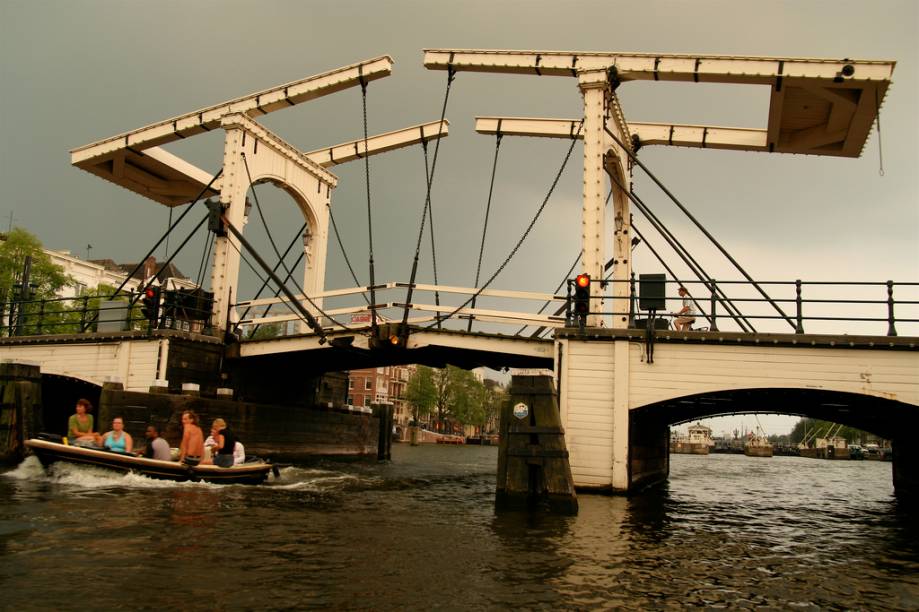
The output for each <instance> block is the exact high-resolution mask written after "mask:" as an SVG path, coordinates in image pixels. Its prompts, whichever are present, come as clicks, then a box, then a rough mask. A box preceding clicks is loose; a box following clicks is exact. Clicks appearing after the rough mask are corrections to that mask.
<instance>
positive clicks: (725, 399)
mask: <svg viewBox="0 0 919 612" xmlns="http://www.w3.org/2000/svg"><path fill="white" fill-rule="evenodd" d="M764 413H768V414H785V415H791V416H801V417H808V418H814V419H820V420H824V421H832V422H835V423H840V424H843V425H848V426H850V427H855V428H858V429H862V430H864V431H868V432H871V433H873V434H875V435H878V436H880V437H882V438H885V439H895V438H897V437H898V436H900V437H902V434H903V432H904V431H906V430H913V431H914V427H915V426H916V425H919V406H915V405H913V404H908V403H906V402H902V401H899V400H895V399H888V398H883V397H878V396H876V395H870V394H865V393H857V392H851V391H838V390H832V389H806V388H799V387H769V388H762V387H760V388H755V387H752V388H742V389H729V390H723V391H716V392H711V393H697V394H692V395H684V396H681V397H676V398H671V399H667V400H664V401H660V402H655V403H652V404H647V405H644V406H641V407H638V408H633V409H632V410H631V414H630V420H631V422H632V423H633V424H636V423H639V424H640V423H644V424H649V425H650V424H658V425H666V426H670V425H678V424H681V423H686V422H690V421H694V420H698V419H705V418H710V417H718V416H729V415H735V414H764Z"/></svg>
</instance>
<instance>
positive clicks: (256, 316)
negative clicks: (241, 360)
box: [235, 282, 566, 338]
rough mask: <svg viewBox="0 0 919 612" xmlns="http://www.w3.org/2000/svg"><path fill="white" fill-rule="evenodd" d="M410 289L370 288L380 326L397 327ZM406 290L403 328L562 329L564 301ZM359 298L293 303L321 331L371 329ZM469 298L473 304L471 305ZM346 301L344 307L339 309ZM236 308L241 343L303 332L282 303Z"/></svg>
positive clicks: (328, 295)
mask: <svg viewBox="0 0 919 612" xmlns="http://www.w3.org/2000/svg"><path fill="white" fill-rule="evenodd" d="M409 287H410V285H409V283H405V282H389V283H383V284H380V285H377V286H375V287H374V294H375V297H376V300H377V303H376V304H375V305H374V306H373V310H375V311H376V313H377V317H378V320H379V321H383V322H390V321H402V319H403V315H404V312H405V307H406V302H405V298H406V297H407V291H408V289H409ZM411 289H412V302H411V304H409V305H408V311H409V317H408V323H409V324H411V325H415V326H420V327H425V326H427V327H432V328H448V329H449V328H452V329H464V330H467V331H468V330H469V328H470V322H474V323H475V329H474V331H484V332H490V333H504V334H517V333H519V332H520V331H521V330H523V329H525V328H528V327H538V328H544V329H551V328H558V327H564V326H565V325H566V322H565V317H564V315H563V311H564V304H565V296H564V295H554V294H551V293H539V292H531V291H513V290H505V289H486V290H483V291H478V290H476V289H475V288H473V287H458V286H448V285H429V284H424V283H415V284H414V285H411ZM359 296H364V297H366V298H369V296H370V287H367V286H362V287H353V288H347V289H336V290H330V291H325V292H323V293H319V294H317V295H315V296H310V297H311V298H312V299H313V300H316V299H319V298H321V299H322V300H323V301H324V306H323V309H322V312H321V313H320V312H317V311H316V309H315V308H312V307H311V305H310V304H309V303H308V302H307V301H306V300H305V299H304V298H303V296H295V297H298V298H300V299H303V300H304V301H303V304H304V306H305V307H306V308H308V309H311V310H312V311H313V313H314V314H315V315H317V316H318V318H319V319H320V320H321V321H322V325H323V327H324V328H326V329H329V330H335V329H361V328H366V327H367V325H368V324H369V323H370V320H371V317H370V310H371V307H370V306H369V303H368V301H363V298H362V297H359ZM473 296H475V300H472V298H473ZM349 298H350V301H351V303H350V304H349V305H339V303H340V302H342V301H343V300H345V301H346V300H348V299H349ZM355 298H357V299H355ZM358 299H360V300H362V301H357V300H358ZM389 300H391V301H389ZM333 303H334V305H333ZM549 306H551V308H550V307H549ZM235 308H236V310H237V311H238V312H240V313H245V316H243V317H242V319H241V320H240V321H239V327H240V329H241V330H242V336H243V337H244V338H248V337H252V336H253V334H255V335H256V336H258V332H257V331H256V330H258V329H261V328H263V327H264V326H273V327H274V331H273V332H272V335H273V334H275V333H281V334H283V333H285V330H287V332H288V333H299V332H300V331H304V330H303V329H302V326H296V327H297V329H291V328H290V326H289V325H288V324H289V323H291V322H297V321H300V315H299V314H298V313H297V312H296V311H295V310H294V308H293V307H292V306H291V305H290V303H289V300H287V299H286V298H283V297H274V298H263V299H258V300H246V301H241V302H239V303H237V304H236V305H235Z"/></svg>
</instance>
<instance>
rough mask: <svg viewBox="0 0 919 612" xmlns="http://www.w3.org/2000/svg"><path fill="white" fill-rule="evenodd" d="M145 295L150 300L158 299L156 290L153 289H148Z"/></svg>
mask: <svg viewBox="0 0 919 612" xmlns="http://www.w3.org/2000/svg"><path fill="white" fill-rule="evenodd" d="M144 295H145V296H147V297H148V298H150V299H153V298H155V297H156V289H155V288H153V287H147V289H146V290H145V291H144Z"/></svg>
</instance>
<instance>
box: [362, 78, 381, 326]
mask: <svg viewBox="0 0 919 612" xmlns="http://www.w3.org/2000/svg"><path fill="white" fill-rule="evenodd" d="M360 79H361V109H362V111H363V115H364V180H365V184H366V186H367V237H368V249H369V252H370V302H369V306H370V327H371V329H373V330H376V328H377V310H376V308H375V306H376V290H375V288H374V285H375V284H376V279H375V278H374V271H373V215H372V214H371V209H370V153H369V152H368V150H367V81H365V80H364V76H363V74H361V77H360Z"/></svg>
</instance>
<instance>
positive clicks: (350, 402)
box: [348, 395, 354, 406]
mask: <svg viewBox="0 0 919 612" xmlns="http://www.w3.org/2000/svg"><path fill="white" fill-rule="evenodd" d="M348 405H349V406H353V405H354V398H353V397H351V396H350V395H349V396H348Z"/></svg>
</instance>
